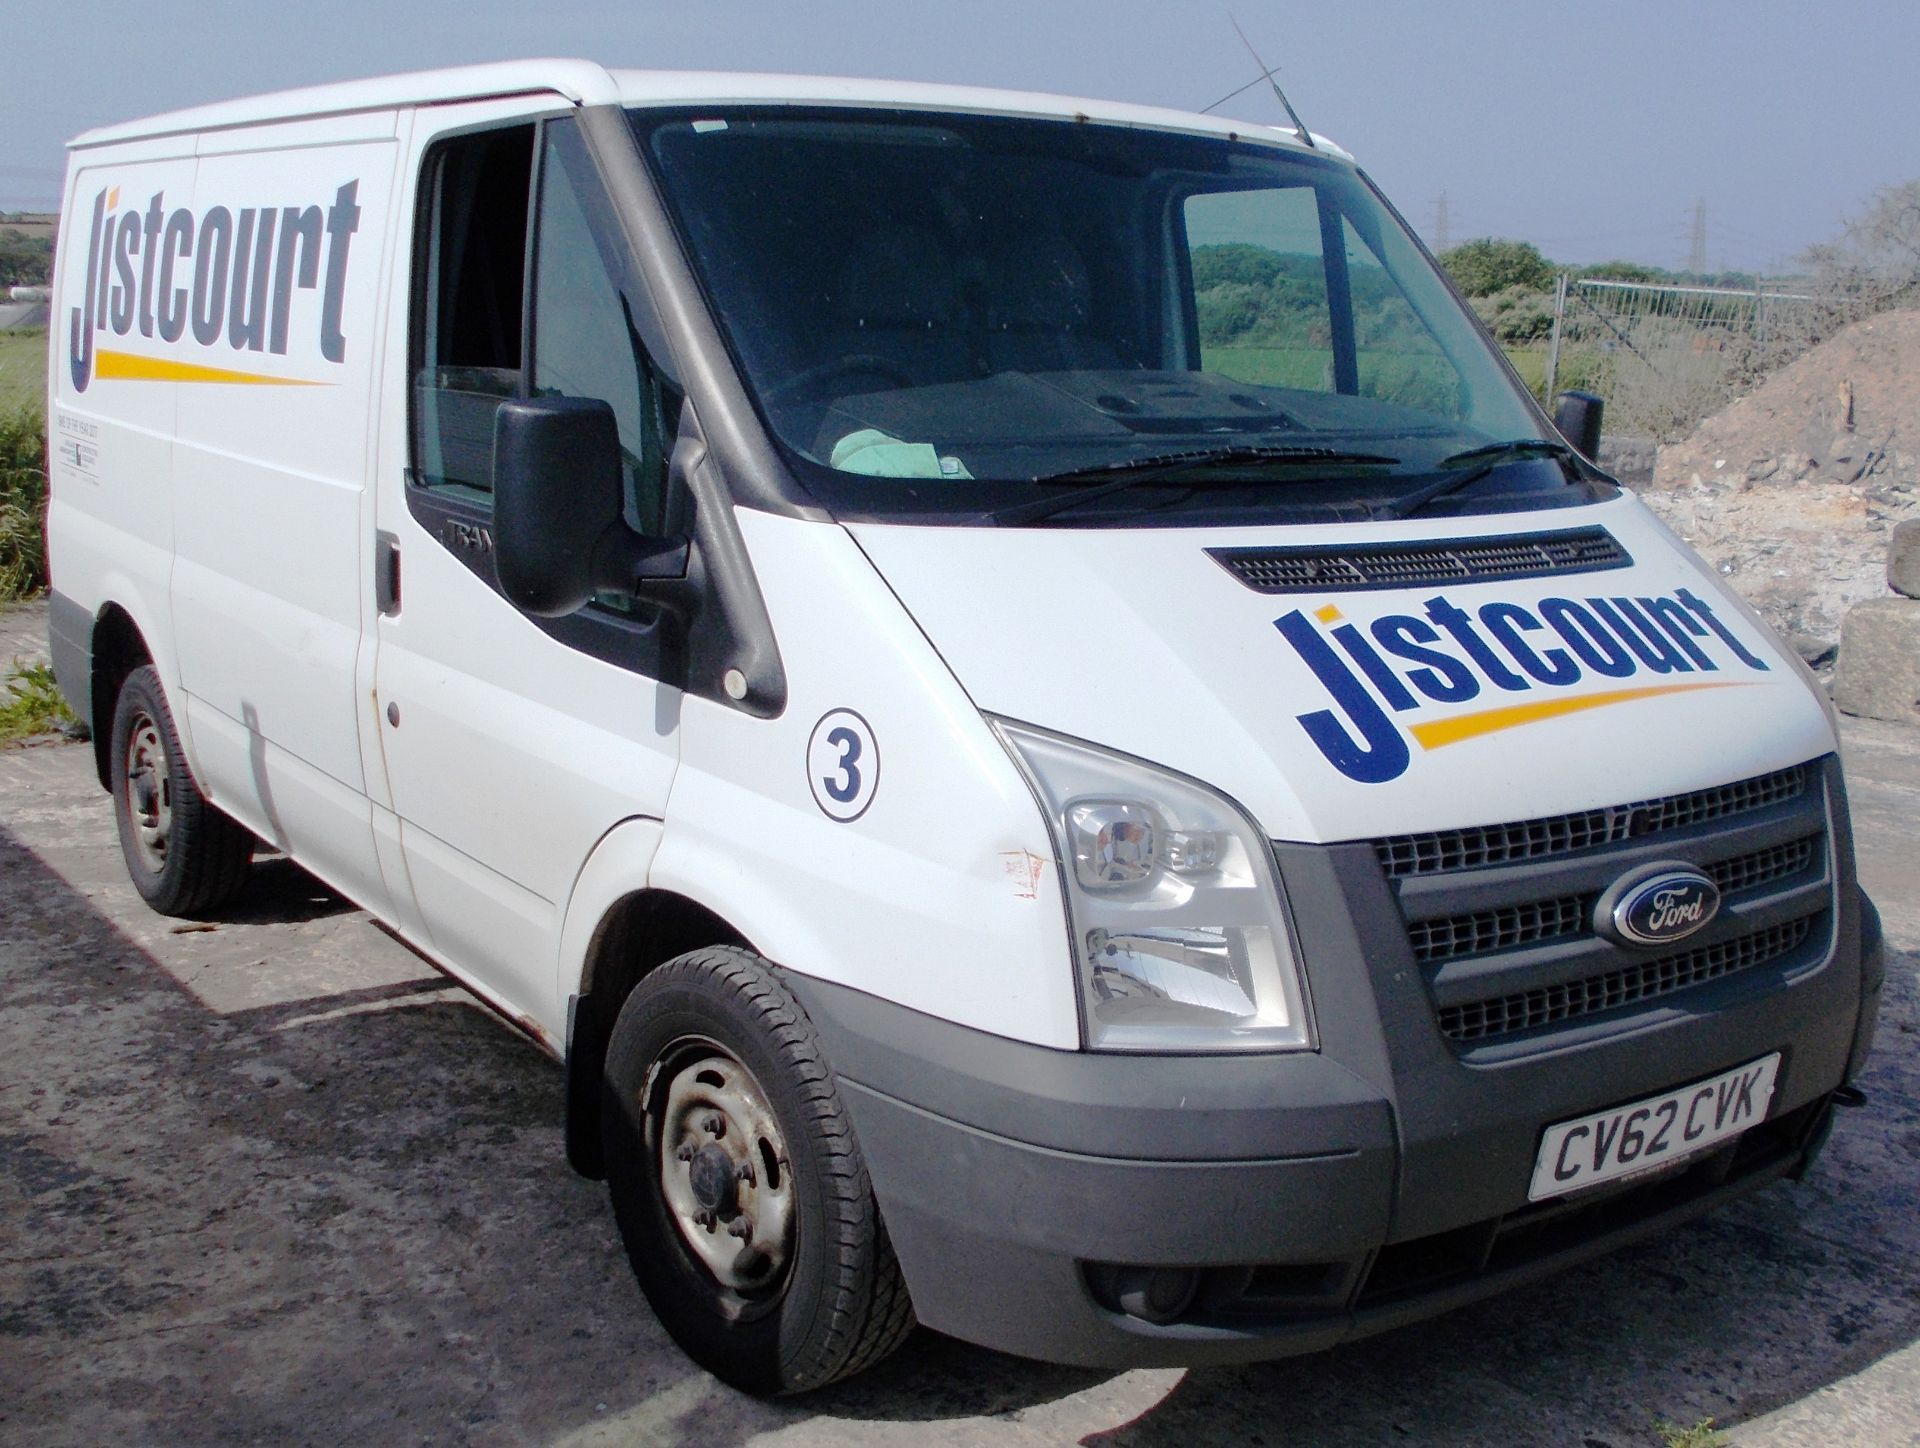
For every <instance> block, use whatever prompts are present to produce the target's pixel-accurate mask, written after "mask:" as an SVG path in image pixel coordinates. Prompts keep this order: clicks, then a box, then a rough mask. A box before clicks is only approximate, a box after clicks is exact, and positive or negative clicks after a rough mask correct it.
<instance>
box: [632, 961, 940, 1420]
mask: <svg viewBox="0 0 1920 1448" xmlns="http://www.w3.org/2000/svg"><path fill="white" fill-rule="evenodd" d="M601 1121H602V1130H603V1131H604V1133H605V1154H606V1166H607V1183H608V1186H609V1189H610V1190H611V1193H612V1196H613V1208H614V1215H615V1217H616V1219H617V1220H618V1222H619V1224H620V1235H621V1238H622V1240H623V1241H624V1242H625V1244H626V1248H627V1256H628V1258H629V1259H630V1260H631V1261H632V1263H633V1270H634V1273H635V1275H636V1276H637V1277H638V1278H639V1279H640V1287H641V1290H642V1291H643V1292H645V1293H646V1296H647V1301H648V1302H649V1303H650V1304H651V1305H652V1307H653V1310H654V1312H655V1314H656V1315H657V1316H658V1317H659V1318H660V1321H661V1323H662V1324H663V1325H664V1326H665V1327H666V1329H667V1331H668V1332H670V1333H671V1334H672V1335H673V1338H674V1340H675V1341H676V1342H678V1343H679V1344H680V1346H681V1347H682V1348H683V1349H685V1351H686V1353H687V1355H688V1356H689V1357H691V1358H693V1359H694V1361H696V1362H698V1363H699V1364H700V1365H701V1366H702V1367H704V1368H706V1369H707V1370H708V1371H709V1372H711V1373H713V1374H714V1375H715V1376H716V1377H719V1378H721V1379H723V1380H724V1381H726V1382H728V1383H731V1384H733V1385H734V1386H735V1387H737V1388H741V1389H743V1390H745V1391H747V1392H751V1393H793V1392H801V1391H805V1390H806V1389H809V1388H817V1387H821V1386H823V1385H824V1384H826V1383H830V1382H832V1381H834V1380H835V1379H836V1378H842V1377H846V1376H848V1375H850V1374H852V1373H856V1372H859V1371H861V1370H862V1369H864V1368H867V1367H870V1366H871V1365H873V1364H874V1363H877V1362H879V1361H880V1360H881V1359H882V1358H884V1357H885V1356H886V1355H887V1354H889V1353H891V1352H892V1351H893V1350H894V1349H895V1348H897V1347H898V1346H899V1345H900V1344H901V1343H902V1342H903V1341H905V1340H906V1337H907V1334H908V1333H909V1332H910V1331H912V1329H913V1309H912V1306H911V1304H910V1303H909V1302H908V1299H907V1291H906V1284H905V1283H904V1281H903V1280H902V1279H901V1276H900V1267H899V1264H898V1263H897V1262H896V1261H895V1260H894V1255H893V1249H892V1247H891V1246H890V1245H889V1243H888V1241H887V1235H886V1229H885V1227H884V1226H883V1225H882V1223H881V1221H880V1213H879V1208H878V1206H877V1204H876V1203H875V1201H874V1197H873V1188H872V1185H871V1183H870V1182H869V1181H868V1179H867V1171H866V1164H865V1161H864V1159H863V1158H862V1157H861V1155H860V1148H859V1145H858V1143H857V1142H856V1141H855V1140H854V1136H853V1127H852V1124H851V1122H850V1121H849V1120H848V1118H847V1115H846V1109H845V1107H844V1106H842V1105H841V1103H840V1099H839V1095H838V1093H837V1092H835V1090H834V1088H833V1079H832V1077H831V1075H830V1074H829V1073H828V1071H827V1067H826V1064H825V1062H824V1061H823V1060H822V1058H821V1054H820V1048H819V1042H818V1040H817V1039H816V1037H815V1036H814V1032H813V1027H812V1024H811V1023H810V1022H809V1021H808V1020H807V1017H806V1014H805V1012H803V1011H802V1010H801V1009H800V1006H799V1004H798V1003H797V1002H795V1000H794V999H793V997H792V996H791V995H789V994H788V993H787V990H786V988H785V987H784V986H783V985H781V983H780V981H779V978H778V977H777V976H776V975H775V974H774V972H773V970H772V969H771V968H770V967H769V966H768V965H767V963H766V962H765V961H763V960H761V959H760V958H759V957H758V956H756V955H753V954H752V953H751V952H749V951H745V950H741V949H737V948H734V947H716V948H713V949H709V950H698V951H694V952H692V953H691V954H688V955H683V956H681V957H679V958H678V959H676V960H672V961H669V962H667V964H665V965H663V966H661V967H660V968H659V969H657V970H655V971H654V972H653V973H652V974H651V975H649V976H647V977H646V979H644V980H643V981H641V983H640V984H639V985H638V986H637V987H635V988H634V991H633V994H632V995H630V996H628V997H627V1000H626V1003H625V1004H624V1005H623V1006H622V1007H621V1010H620V1017H619V1020H618V1021H617V1022H616V1023H615V1025H614V1030H613V1039H612V1041H611V1042H610V1044H609V1046H608V1051H607V1072H606V1078H605V1097H604V1101H603V1108H602V1115H601Z"/></svg>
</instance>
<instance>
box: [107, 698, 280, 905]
mask: <svg viewBox="0 0 1920 1448" xmlns="http://www.w3.org/2000/svg"><path fill="white" fill-rule="evenodd" d="M111 758H112V776H111V778H112V785H113V800H114V815H115V817H116V819H117V821H118V823H119V826H120V852H121V854H123V855H124V856H125V857H126V861H127V874H128V875H130V876H131V877H132V879H133V885H134V888H135V889H136V890H138V891H139V892H140V895H141V898H142V899H144V900H145V901H146V902H147V903H148V904H149V905H151V906H152V907H153V908H154V909H155V910H158V911H159V912H160V913H161V914H162V915H200V914H204V913H206V912H207V911H209V910H213V909H217V908H218V907H219V906H221V905H224V904H226V903H227V902H228V901H229V900H231V899H233V897H234V896H235V895H237V894H239V893H240V890H241V888H242V887H243V886H245V884H246V882H247V866H248V864H249V863H250V862H251V861H252V859H253V835H252V833H251V832H250V831H248V830H247V829H246V828H244V827H243V826H241V825H239V824H236V823H235V822H234V821H233V820H232V819H230V818H228V817H227V816H226V815H224V814H222V813H221V812H220V811H219V810H218V809H216V808H215V807H214V806H213V805H212V804H211V803H209V802H208V800H207V799H206V797H205V796H204V795H202V794H201V793H200V787H199V786H198V785H197V784H195V783H194V781H193V776H192V775H191V774H190V773H188V771H187V762H186V757H185V755H183V754H182V753H181V749H180V736H179V734H178V732H177V731H176V730H175V729H174V727H173V715H172V714H170V713H168V711H167V700H166V695H165V694H164V693H163V692H162V691H161V688H160V676H159V675H158V674H157V673H155V672H154V670H153V667H152V666H151V665H145V666H143V667H141V668H138V669H135V670H134V671H133V672H132V673H131V674H129V675H127V679H126V682H125V683H124V684H122V685H121V686H120V694H119V697H118V698H117V699H116V700H115V701H114V709H113V753H112V756H111Z"/></svg>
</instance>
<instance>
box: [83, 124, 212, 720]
mask: <svg viewBox="0 0 1920 1448" xmlns="http://www.w3.org/2000/svg"><path fill="white" fill-rule="evenodd" d="M194 167H195V162H194V158H193V139H192V137H172V138H168V139H165V140H159V141H141V142H132V143H128V144H124V145H120V146H115V147H113V148H111V149H110V150H103V151H100V152H80V153H77V154H76V155H75V156H74V158H73V162H72V165H71V167H70V169H69V175H68V183H67V194H66V208H65V212H64V214H65V215H66V216H67V217H69V218H71V220H70V221H69V223H68V229H67V237H66V244H65V245H63V246H62V247H61V249H60V256H59V264H58V269H57V271H56V274H55V282H56V291H55V298H54V306H53V320H52V326H51V336H50V337H49V339H48V341H49V346H48V352H49V354H50V356H49V373H48V377H49V388H48V403H49V405H48V409H47V430H48V434H49V438H48V443H49V446H48V468H47V471H48V481H49V484H50V493H51V497H50V503H49V507H48V511H47V545H48V557H49V560H50V563H51V567H52V573H53V587H54V591H55V592H56V593H57V594H59V595H61V597H62V598H63V599H64V600H66V601H68V602H70V603H71V604H72V605H73V606H74V607H73V612H74V613H75V614H77V615H84V616H85V617H86V618H87V619H89V620H91V619H95V618H97V617H98V615H99V613H100V611H101V610H102V609H103V608H104V607H105V606H106V605H108V604H110V603H111V604H117V605H118V606H119V607H121V608H122V609H124V610H126V612H127V613H128V614H129V615H130V616H131V617H132V618H133V620H134V623H135V625H136V626H137V627H138V628H139V629H140V632H141V634H142V635H143V636H144V637H145V639H146V641H147V646H148V648H149V649H150V650H151V651H152V653H153V661H154V665H155V667H156V668H157V669H158V670H159V673H160V678H161V681H162V683H163V684H164V685H165V686H166V688H167V690H168V692H169V694H170V695H172V696H173V697H176V698H177V697H178V694H177V689H178V685H179V678H180V667H179V662H178V656H177V652H176V649H175V646H174V636H173V624H172V620H173V609H172V603H171V600H170V598H169V596H168V589H169V586H170V583H171V578H172V572H173V540H174V518H173V467H174V443H173V437H174V431H175V424H176V416H177V407H178V393H179V390H180V388H179V385H178V384H177V383H172V382H166V381H154V382H149V383H142V384H138V385H135V384H130V383H127V382H122V381H117V380H112V379H108V378H103V377H101V376H100V375H99V374H100V365H99V364H100V360H101V357H102V355H103V354H108V353H114V352H124V351H130V350H132V349H133V348H135V347H141V346H151V345H152V344H151V343H150V342H149V341H148V340H147V336H146V333H150V332H151V331H152V330H153V329H154V328H155V326H156V322H155V320H154V318H153V316H152V314H151V311H150V310H143V309H142V307H141V305H140V277H141V271H140V266H141V259H140V257H139V256H138V255H137V254H135V253H132V252H129V254H128V258H127V262H128V265H127V270H126V271H125V272H124V273H120V272H118V269H117V268H116V266H115V253H116V251H117V249H118V237H119V232H120V228H121V225H122V220H123V218H124V217H126V216H128V215H133V216H134V217H135V219H134V222H133V225H134V228H135V231H136V233H137V234H138V235H140V236H141V237H142V238H144V225H143V222H142V219H141V218H140V217H139V216H138V213H140V212H141V211H143V210H144V209H145V205H146V202H147V198H149V197H150V196H153V195H156V194H158V195H164V196H174V195H177V196H180V197H183V198H184V197H185V196H186V195H188V194H189V193H190V192H191V189H192V185H193V176H194ZM109 218H112V219H113V224H112V226H111V228H110V227H109ZM130 244H131V239H130ZM116 322H117V323H118V324H119V325H118V326H116ZM143 327H144V328H145V329H146V331H145V332H143V330H142V329H143ZM62 685H63V687H65V688H69V689H79V690H82V691H84V689H85V688H86V680H85V678H84V677H81V678H78V679H66V678H63V680H62ZM180 723H181V726H182V729H183V732H184V731H185V728H186V721H185V720H184V719H183V720H181V721H180ZM94 724H95V727H96V728H99V729H102V730H105V729H109V728H111V727H112V721H111V720H110V719H106V720H95V721H94ZM186 744H187V748H188V750H189V752H191V750H192V741H191V739H190V738H189V739H187V740H186Z"/></svg>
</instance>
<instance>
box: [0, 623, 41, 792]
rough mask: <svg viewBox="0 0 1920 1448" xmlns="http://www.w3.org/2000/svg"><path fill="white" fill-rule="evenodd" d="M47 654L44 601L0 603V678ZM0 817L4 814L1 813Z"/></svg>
mask: <svg viewBox="0 0 1920 1448" xmlns="http://www.w3.org/2000/svg"><path fill="white" fill-rule="evenodd" d="M46 656H47V601H46V600H45V599H44V598H37V599H35V600H33V602H31V603H0V679H4V678H6V676H7V675H8V674H9V673H11V672H12V671H13V669H14V667H15V666H16V665H26V664H37V663H39V662H40V661H41V660H43V659H45V658H46ZM0 817H3V816H0Z"/></svg>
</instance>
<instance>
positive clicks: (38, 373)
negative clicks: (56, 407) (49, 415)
mask: <svg viewBox="0 0 1920 1448" xmlns="http://www.w3.org/2000/svg"><path fill="white" fill-rule="evenodd" d="M46 405H47V332H46V329H45V328H44V327H42V328H39V329H37V330H34V331H30V332H0V417H4V416H8V415H10V414H12V413H16V412H18V411H20V409H21V408H23V407H30V408H32V409H33V410H34V411H35V412H39V411H41V410H42V409H44V408H45V407H46Z"/></svg>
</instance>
